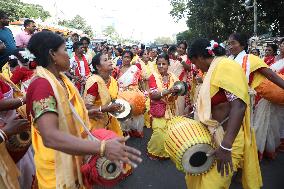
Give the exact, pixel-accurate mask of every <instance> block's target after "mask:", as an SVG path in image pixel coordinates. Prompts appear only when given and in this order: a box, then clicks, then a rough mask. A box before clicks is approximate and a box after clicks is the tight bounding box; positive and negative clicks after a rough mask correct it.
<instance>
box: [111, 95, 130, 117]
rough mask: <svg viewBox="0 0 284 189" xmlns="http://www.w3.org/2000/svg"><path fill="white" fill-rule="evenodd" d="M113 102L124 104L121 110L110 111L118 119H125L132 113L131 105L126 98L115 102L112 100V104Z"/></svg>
mask: <svg viewBox="0 0 284 189" xmlns="http://www.w3.org/2000/svg"><path fill="white" fill-rule="evenodd" d="M112 103H116V104H120V105H122V109H121V111H118V112H112V113H109V114H110V115H111V116H113V117H115V118H117V119H124V118H126V117H127V116H128V115H130V112H131V107H130V104H129V103H128V102H127V101H126V100H123V99H116V100H115V101H114V102H111V103H110V105H111V104H112Z"/></svg>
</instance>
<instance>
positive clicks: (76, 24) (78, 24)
mask: <svg viewBox="0 0 284 189" xmlns="http://www.w3.org/2000/svg"><path fill="white" fill-rule="evenodd" d="M58 24H59V25H62V26H66V27H70V28H74V29H78V30H82V31H83V32H84V33H85V34H87V35H88V36H89V37H93V36H94V34H93V30H92V27H91V26H89V25H87V22H86V20H85V19H84V18H83V17H81V16H80V15H76V16H75V17H74V18H73V19H72V20H61V21H59V22H58Z"/></svg>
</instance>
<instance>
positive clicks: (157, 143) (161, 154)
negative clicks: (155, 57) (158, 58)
mask: <svg viewBox="0 0 284 189" xmlns="http://www.w3.org/2000/svg"><path fill="white" fill-rule="evenodd" d="M153 75H154V77H155V80H156V84H157V88H158V91H159V92H161V91H162V90H164V87H163V80H162V76H161V75H160V74H159V73H153ZM169 75H170V80H169V87H168V88H169V89H170V88H171V87H172V86H173V85H174V83H175V82H176V81H178V78H177V77H175V76H174V74H172V73H169ZM162 100H163V101H165V102H166V112H165V116H164V117H162V118H155V117H153V122H152V129H153V133H152V136H151V139H150V141H149V142H148V145H147V150H148V154H149V155H150V156H153V157H155V158H168V157H169V155H168V153H167V152H166V151H165V148H164V142H165V136H166V134H167V122H168V121H169V120H170V119H171V118H172V117H173V116H175V115H176V109H177V104H176V97H174V96H168V97H163V99H162Z"/></svg>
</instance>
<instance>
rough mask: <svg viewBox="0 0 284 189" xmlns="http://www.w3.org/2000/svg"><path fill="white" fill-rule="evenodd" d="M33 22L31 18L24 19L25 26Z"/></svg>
mask: <svg viewBox="0 0 284 189" xmlns="http://www.w3.org/2000/svg"><path fill="white" fill-rule="evenodd" d="M31 23H35V22H34V21H33V20H30V19H26V20H25V21H24V27H27V26H28V25H30V24H31Z"/></svg>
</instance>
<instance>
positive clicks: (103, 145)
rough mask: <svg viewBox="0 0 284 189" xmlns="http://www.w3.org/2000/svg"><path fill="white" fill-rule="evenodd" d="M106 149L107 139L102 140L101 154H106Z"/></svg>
mask: <svg viewBox="0 0 284 189" xmlns="http://www.w3.org/2000/svg"><path fill="white" fill-rule="evenodd" d="M105 151H106V141H105V140H102V141H101V147H100V156H101V157H103V156H104V155H105Z"/></svg>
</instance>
